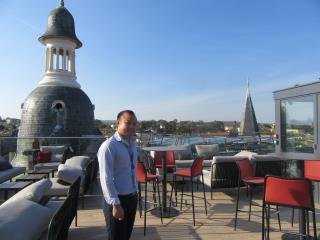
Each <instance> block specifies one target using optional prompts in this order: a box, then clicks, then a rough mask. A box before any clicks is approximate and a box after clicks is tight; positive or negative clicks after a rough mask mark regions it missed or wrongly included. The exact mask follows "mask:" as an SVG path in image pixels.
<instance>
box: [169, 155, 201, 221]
mask: <svg viewBox="0 0 320 240" xmlns="http://www.w3.org/2000/svg"><path fill="white" fill-rule="evenodd" d="M203 160H204V158H198V159H195V160H194V161H193V164H192V166H191V168H190V169H180V170H177V171H176V172H174V174H173V188H172V189H171V195H170V206H169V211H170V208H171V203H172V193H173V189H175V193H176V192H177V188H176V183H177V177H178V176H179V177H182V182H184V178H189V180H190V182H191V197H192V216H193V225H194V226H195V225H196V222H195V213H194V194H193V181H192V179H193V178H196V177H199V176H200V175H201V177H202V189H203V197H204V206H205V210H206V215H207V202H206V192H205V189H204V181H203V173H202V170H203ZM183 187H184V184H183V185H182V189H181V203H180V209H182V200H183V195H186V194H184V193H183ZM176 196H177V194H176ZM176 202H177V197H176Z"/></svg>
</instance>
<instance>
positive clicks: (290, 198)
mask: <svg viewBox="0 0 320 240" xmlns="http://www.w3.org/2000/svg"><path fill="white" fill-rule="evenodd" d="M270 205H275V206H284V207H292V208H298V209H302V210H304V211H305V213H306V216H307V219H309V211H311V212H312V219H313V231H314V238H313V239H315V240H316V239H317V230H316V219H315V208H314V201H313V192H312V183H311V181H310V180H309V179H307V178H291V179H290V178H284V177H276V176H266V178H265V183H264V194H263V205H262V240H264V239H270V236H269V232H270ZM265 215H266V225H267V233H266V234H265ZM307 222H308V221H307ZM307 228H308V233H309V224H307ZM295 235H297V233H295ZM299 235H302V234H299ZM308 235H309V234H308ZM304 236H306V235H304ZM306 237H307V238H308V239H309V236H306Z"/></svg>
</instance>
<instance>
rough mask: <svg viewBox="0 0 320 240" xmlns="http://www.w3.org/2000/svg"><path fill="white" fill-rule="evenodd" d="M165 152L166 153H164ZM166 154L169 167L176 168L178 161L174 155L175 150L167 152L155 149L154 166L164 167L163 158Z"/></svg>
mask: <svg viewBox="0 0 320 240" xmlns="http://www.w3.org/2000/svg"><path fill="white" fill-rule="evenodd" d="M164 154H165V155H164ZM164 156H165V158H166V160H167V161H166V162H167V165H166V166H167V169H168V168H173V169H176V161H175V156H174V151H167V152H158V151H155V153H154V166H155V167H156V168H162V158H163V157H164Z"/></svg>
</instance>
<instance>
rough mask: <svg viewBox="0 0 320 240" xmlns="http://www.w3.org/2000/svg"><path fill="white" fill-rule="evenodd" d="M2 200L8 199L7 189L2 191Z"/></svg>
mask: <svg viewBox="0 0 320 240" xmlns="http://www.w3.org/2000/svg"><path fill="white" fill-rule="evenodd" d="M4 200H5V201H6V200H8V190H5V191H4Z"/></svg>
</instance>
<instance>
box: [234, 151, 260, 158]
mask: <svg viewBox="0 0 320 240" xmlns="http://www.w3.org/2000/svg"><path fill="white" fill-rule="evenodd" d="M255 155H257V153H255V152H250V151H241V152H239V153H237V154H236V155H235V156H242V157H248V159H251V158H252V156H255Z"/></svg>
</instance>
